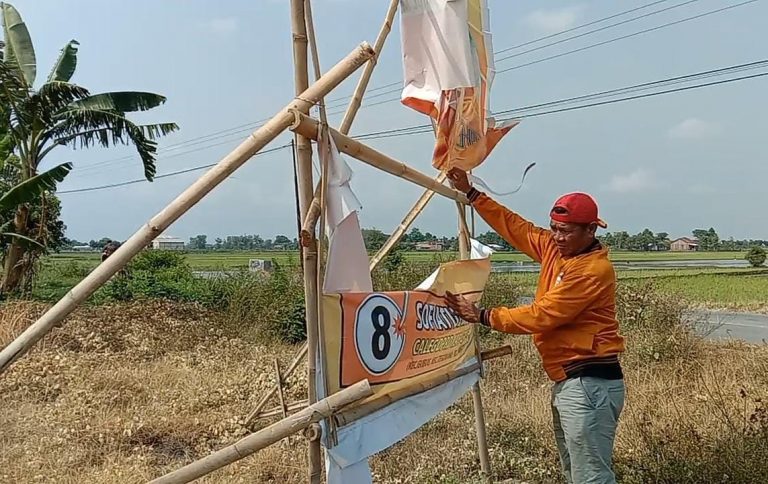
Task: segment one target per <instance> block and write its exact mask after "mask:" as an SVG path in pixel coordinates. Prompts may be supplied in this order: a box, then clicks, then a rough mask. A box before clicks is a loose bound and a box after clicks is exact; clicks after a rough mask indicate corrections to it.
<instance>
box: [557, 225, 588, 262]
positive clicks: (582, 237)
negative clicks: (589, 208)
mask: <svg viewBox="0 0 768 484" xmlns="http://www.w3.org/2000/svg"><path fill="white" fill-rule="evenodd" d="M549 228H550V229H551V230H552V235H553V238H554V240H555V243H556V244H557V248H558V250H559V251H560V254H561V255H562V256H563V257H572V256H575V255H578V254H580V253H581V252H583V251H584V250H586V249H587V247H589V246H590V245H592V242H594V240H595V231H596V230H597V224H574V223H566V222H557V221H555V220H551V221H550V223H549Z"/></svg>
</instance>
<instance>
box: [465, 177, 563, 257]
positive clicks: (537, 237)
mask: <svg viewBox="0 0 768 484" xmlns="http://www.w3.org/2000/svg"><path fill="white" fill-rule="evenodd" d="M470 194H471V195H473V196H472V197H471V198H470V200H472V206H473V207H474V208H475V209H476V210H477V213H478V214H480V216H481V217H482V218H483V220H485V221H486V222H487V223H488V225H490V226H491V228H492V229H493V230H495V231H496V233H498V234H499V235H500V236H501V237H502V238H503V239H504V240H506V241H507V242H509V244H510V245H512V247H514V248H515V249H517V250H519V251H520V252H523V253H525V254H526V255H527V256H528V257H530V258H531V259H533V260H535V261H536V262H541V261H542V259H543V258H544V254H545V253H546V252H547V246H548V245H550V244H552V243H553V242H552V235H551V234H550V232H549V231H548V230H545V229H542V228H540V227H536V226H535V225H534V224H532V223H531V222H529V221H527V220H525V219H524V218H523V217H521V216H519V215H518V214H516V213H515V212H513V211H511V210H509V209H508V208H506V207H504V206H503V205H501V204H499V203H496V202H495V201H494V200H492V199H491V198H490V197H488V196H487V195H485V194H484V193H480V192H475V193H472V192H470Z"/></svg>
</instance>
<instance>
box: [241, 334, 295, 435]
mask: <svg viewBox="0 0 768 484" xmlns="http://www.w3.org/2000/svg"><path fill="white" fill-rule="evenodd" d="M307 349H309V346H308V345H307V343H306V342H305V343H304V344H303V345H302V347H301V349H300V350H299V352H298V353H297V354H296V357H295V358H294V359H293V361H292V362H291V366H289V367H288V369H287V370H285V373H284V374H283V378H284V379H285V380H288V378H290V377H291V375H292V374H293V372H294V370H296V368H297V367H298V366H299V365H300V364H301V362H302V361H304V357H305V356H306V355H307ZM276 393H277V388H276V387H273V388H272V389H271V390H269V391H268V392H267V394H266V395H264V396H263V397H262V398H261V400H260V401H259V403H258V404H257V405H256V407H254V409H253V410H251V413H249V414H248V416H247V417H245V423H244V425H246V426H247V425H250V424H251V422H252V421H253V420H254V419H255V418H260V417H262V415H260V413H261V410H262V409H263V408H264V406H265V405H266V404H267V402H268V401H269V399H270V398H272V397H274V396H275V394H276ZM289 407H290V406H289Z"/></svg>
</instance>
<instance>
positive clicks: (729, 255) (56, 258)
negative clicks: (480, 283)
mask: <svg viewBox="0 0 768 484" xmlns="http://www.w3.org/2000/svg"><path fill="white" fill-rule="evenodd" d="M185 256H186V258H187V261H188V262H189V264H190V266H191V267H192V268H193V269H199V270H206V269H209V270H219V269H238V268H247V267H248V261H249V260H250V259H265V260H275V261H277V262H278V263H281V264H284V263H290V262H293V263H298V261H299V254H298V252H277V251H275V252H256V251H253V252H251V251H242V252H240V251H233V252H223V251H222V252H188V253H186V254H185ZM405 258H406V260H409V261H431V260H450V259H455V258H456V253H455V252H447V251H446V252H406V253H405ZM611 258H612V260H614V261H616V262H633V261H637V262H640V261H683V260H732V259H739V260H741V259H744V253H743V252H618V251H617V252H613V253H611ZM48 260H49V261H51V262H52V263H57V264H58V263H66V262H69V261H75V262H80V263H84V264H88V265H92V266H95V265H96V264H98V262H99V260H100V255H99V254H93V253H86V254H77V253H62V254H54V255H52V256H50V257H48ZM492 260H493V261H494V262H524V261H530V260H531V259H530V258H529V257H528V256H526V255H524V254H520V253H512V252H498V253H496V254H494V255H493V258H492Z"/></svg>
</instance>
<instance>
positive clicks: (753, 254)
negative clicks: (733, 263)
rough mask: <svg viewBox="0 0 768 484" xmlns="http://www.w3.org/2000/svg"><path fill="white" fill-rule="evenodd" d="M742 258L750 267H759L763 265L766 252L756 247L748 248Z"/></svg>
mask: <svg viewBox="0 0 768 484" xmlns="http://www.w3.org/2000/svg"><path fill="white" fill-rule="evenodd" d="M744 258H745V259H746V260H747V261H748V262H749V264H750V265H751V266H752V267H760V266H762V265H763V264H765V259H766V252H765V249H763V248H762V247H758V246H753V247H750V249H749V250H748V251H747V253H746V255H745V256H744Z"/></svg>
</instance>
